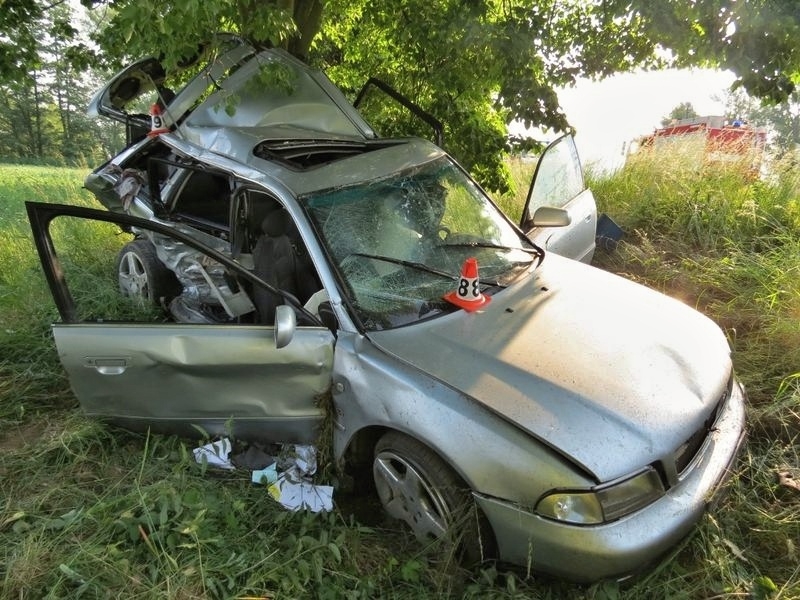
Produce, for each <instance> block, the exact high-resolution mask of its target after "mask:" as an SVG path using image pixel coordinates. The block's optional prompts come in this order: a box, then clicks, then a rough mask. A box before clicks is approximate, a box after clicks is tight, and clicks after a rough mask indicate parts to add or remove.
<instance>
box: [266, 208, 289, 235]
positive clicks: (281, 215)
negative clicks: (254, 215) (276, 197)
mask: <svg viewBox="0 0 800 600" xmlns="http://www.w3.org/2000/svg"><path fill="white" fill-rule="evenodd" d="M289 219H290V217H289V213H288V212H286V210H285V209H284V208H283V207H282V206H276V207H275V208H273V209H272V210H270V211H269V212H268V213H267V216H266V217H264V220H263V221H261V231H263V232H264V235H268V236H269V237H280V236H282V235H286V234H287V232H288V230H289Z"/></svg>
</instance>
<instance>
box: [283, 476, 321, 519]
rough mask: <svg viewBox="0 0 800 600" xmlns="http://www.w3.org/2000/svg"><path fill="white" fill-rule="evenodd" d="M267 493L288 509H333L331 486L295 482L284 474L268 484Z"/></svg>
mask: <svg viewBox="0 0 800 600" xmlns="http://www.w3.org/2000/svg"><path fill="white" fill-rule="evenodd" d="M268 491H269V494H270V496H272V497H273V498H275V500H277V501H278V502H280V503H281V505H283V507H284V508H288V509H289V510H293V511H296V510H301V509H308V510H310V511H311V512H315V513H316V512H321V511H323V510H325V511H330V510H333V486H330V485H314V484H313V483H310V482H308V481H301V482H299V483H295V482H293V481H289V479H287V478H286V477H284V476H281V477H279V478H278V481H276V482H275V483H273V484H272V485H271V486H269V489H268Z"/></svg>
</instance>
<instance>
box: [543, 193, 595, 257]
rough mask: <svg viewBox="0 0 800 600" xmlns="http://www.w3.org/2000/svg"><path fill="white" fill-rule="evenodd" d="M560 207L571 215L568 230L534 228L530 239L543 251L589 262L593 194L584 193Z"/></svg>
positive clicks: (591, 247)
mask: <svg viewBox="0 0 800 600" xmlns="http://www.w3.org/2000/svg"><path fill="white" fill-rule="evenodd" d="M563 208H564V209H565V210H566V211H567V212H568V213H569V216H570V225H569V226H568V227H536V228H534V229H532V230H531V231H530V232H529V237H531V239H532V240H533V241H534V242H535V243H537V244H539V245H540V246H542V245H543V247H544V249H545V250H549V251H550V252H555V253H556V254H560V255H562V256H568V257H570V258H574V259H576V260H580V261H582V262H585V263H589V262H591V260H592V256H593V255H594V249H595V232H596V231H597V206H596V204H595V200H594V196H593V195H592V191H591V190H590V189H588V188H587V189H585V190H583V191H582V192H581V193H579V194H578V195H577V196H575V197H574V198H573V199H572V200H570V201H569V202H568V203H567V204H566V205H564V207H563ZM543 238H544V239H543Z"/></svg>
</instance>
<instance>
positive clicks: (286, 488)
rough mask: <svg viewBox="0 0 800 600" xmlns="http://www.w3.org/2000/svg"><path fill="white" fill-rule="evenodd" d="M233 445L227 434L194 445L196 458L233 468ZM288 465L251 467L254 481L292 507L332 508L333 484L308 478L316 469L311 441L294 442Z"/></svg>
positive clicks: (213, 465) (210, 464)
mask: <svg viewBox="0 0 800 600" xmlns="http://www.w3.org/2000/svg"><path fill="white" fill-rule="evenodd" d="M231 449H232V445H231V441H230V439H228V438H223V439H221V440H218V441H216V442H211V443H209V444H206V445H204V446H201V447H200V448H195V449H194V450H193V452H194V459H195V460H196V461H197V462H198V463H200V464H202V463H203V461H205V462H206V464H208V466H210V467H216V468H219V469H229V470H233V469H235V468H236V467H234V465H233V464H232V463H231V461H230V458H229V456H230V453H231ZM287 454H288V456H287V461H286V465H287V468H286V469H285V470H284V471H283V472H282V473H280V474H279V473H278V470H277V463H272V464H271V465H269V466H267V467H264V468H263V469H257V470H255V471H251V473H250V479H251V481H252V482H253V483H257V484H262V485H267V486H268V487H267V491H268V492H269V495H270V496H272V497H273V498H274V499H275V500H277V501H278V502H280V503H281V505H282V506H283V507H284V508H287V509H289V510H293V511H296V510H303V509H306V510H310V511H311V512H315V513H316V512H321V511H331V510H333V486H330V485H316V484H313V483H311V481H309V478H310V477H311V475H313V474H314V473H315V472H316V471H317V449H316V447H314V446H311V445H301V444H297V445H294V446H293V448H292V450H291V451H290V452H288V453H287ZM282 464H283V463H282Z"/></svg>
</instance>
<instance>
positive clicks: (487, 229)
mask: <svg viewBox="0 0 800 600" xmlns="http://www.w3.org/2000/svg"><path fill="white" fill-rule="evenodd" d="M304 202H305V206H306V209H307V211H308V213H309V216H310V217H311V220H312V222H313V223H314V225H315V227H316V229H317V231H318V234H319V235H320V237H321V238H322V239H323V242H324V243H325V244H326V246H327V247H328V249H329V251H330V253H331V256H332V257H333V261H334V267H335V268H337V269H338V271H339V273H340V275H341V277H342V279H343V280H344V282H345V284H346V286H347V290H346V291H347V292H348V293H349V294H350V300H351V304H352V305H353V306H354V308H355V310H356V312H357V313H358V317H359V318H360V320H361V322H362V324H363V325H364V326H365V327H366V328H367V329H372V330H375V329H388V328H391V327H397V326H400V325H406V324H409V323H412V322H415V321H418V320H420V319H426V318H430V317H432V316H436V315H439V314H443V313H445V312H450V311H452V310H457V307H455V306H453V305H451V304H449V303H448V302H446V301H445V300H443V299H442V297H443V296H444V295H445V294H446V293H447V292H449V291H451V290H453V289H454V287H455V285H456V282H457V280H458V278H459V276H460V273H461V268H462V265H463V264H464V261H465V260H466V259H467V258H470V257H475V258H476V259H477V261H478V265H479V269H480V272H479V276H480V282H481V288H482V292H483V293H484V294H491V293H494V292H495V291H497V290H498V289H499V288H502V287H503V286H505V285H507V284H508V283H510V282H511V281H512V280H513V279H514V278H515V277H517V276H518V275H520V274H521V273H522V272H524V271H525V270H527V269H528V268H529V267H530V266H531V264H532V262H533V261H534V260H536V258H537V257H538V256H539V251H538V249H537V248H535V246H533V245H532V244H531V243H530V242H529V241H527V239H525V238H524V236H521V235H519V234H518V233H517V231H516V230H515V229H514V227H513V226H511V225H510V224H509V223H508V221H507V220H506V219H505V218H504V217H503V215H502V214H501V213H500V212H499V211H498V210H497V208H496V207H495V206H494V205H493V204H491V202H490V201H489V200H488V199H487V198H486V196H485V195H484V194H483V193H482V192H481V191H480V189H479V188H478V187H477V186H476V185H475V184H474V183H473V182H472V181H471V180H470V179H469V178H468V177H467V176H466V175H465V174H464V173H463V172H462V171H461V170H460V169H459V168H458V167H456V166H455V165H454V164H453V163H452V162H451V161H450V160H448V159H447V158H446V157H441V158H439V159H437V160H434V161H432V162H429V163H427V164H425V165H422V166H417V167H414V168H412V169H409V170H407V171H403V172H399V173H395V174H393V175H391V176H389V177H385V178H381V179H376V180H373V181H368V182H364V183H360V184H357V185H353V186H348V187H344V188H336V189H332V190H327V191H324V192H319V193H315V194H312V195H309V196H307V197H306V198H304Z"/></svg>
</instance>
